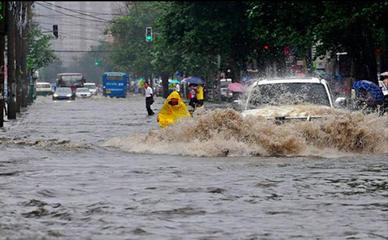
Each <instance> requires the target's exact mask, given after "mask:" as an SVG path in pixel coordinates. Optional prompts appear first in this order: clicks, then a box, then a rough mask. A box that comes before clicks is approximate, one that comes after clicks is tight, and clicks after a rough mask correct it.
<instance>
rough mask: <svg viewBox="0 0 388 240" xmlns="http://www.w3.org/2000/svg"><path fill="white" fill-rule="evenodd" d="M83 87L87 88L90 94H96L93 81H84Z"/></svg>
mask: <svg viewBox="0 0 388 240" xmlns="http://www.w3.org/2000/svg"><path fill="white" fill-rule="evenodd" d="M84 87H85V88H88V89H89V92H90V93H91V94H92V95H97V86H96V84H95V83H91V82H90V83H84Z"/></svg>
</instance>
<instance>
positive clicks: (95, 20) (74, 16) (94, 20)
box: [36, 2, 107, 23]
mask: <svg viewBox="0 0 388 240" xmlns="http://www.w3.org/2000/svg"><path fill="white" fill-rule="evenodd" d="M36 4H38V5H39V6H42V7H44V8H47V9H49V10H51V11H55V12H58V13H61V14H63V15H65V16H69V17H73V18H78V19H82V20H87V21H93V22H102V23H107V21H101V20H97V19H88V18H82V17H79V16H76V15H71V14H67V13H64V12H61V11H59V10H56V9H52V8H50V7H47V6H45V5H43V4H40V3H38V2H37V3H36Z"/></svg>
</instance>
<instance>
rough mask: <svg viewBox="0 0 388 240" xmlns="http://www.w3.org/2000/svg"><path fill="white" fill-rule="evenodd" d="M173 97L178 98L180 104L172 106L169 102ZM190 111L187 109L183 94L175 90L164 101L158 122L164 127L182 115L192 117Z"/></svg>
mask: <svg viewBox="0 0 388 240" xmlns="http://www.w3.org/2000/svg"><path fill="white" fill-rule="evenodd" d="M172 98H176V99H178V104H177V105H175V106H171V105H170V104H168V102H169V101H171V99H172ZM190 116H191V115H190V113H189V112H188V111H187V107H186V104H185V103H184V102H183V101H182V98H181V96H180V95H179V93H178V92H177V91H173V92H172V93H171V94H170V95H169V96H168V97H167V99H166V100H165V101H164V103H163V106H162V108H161V109H160V111H159V113H158V122H159V126H160V127H161V128H164V127H166V126H168V125H170V124H173V123H175V121H176V120H177V119H179V118H182V117H190Z"/></svg>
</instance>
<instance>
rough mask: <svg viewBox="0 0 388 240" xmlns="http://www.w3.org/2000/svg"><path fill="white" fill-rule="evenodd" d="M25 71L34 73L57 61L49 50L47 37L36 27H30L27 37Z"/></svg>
mask: <svg viewBox="0 0 388 240" xmlns="http://www.w3.org/2000/svg"><path fill="white" fill-rule="evenodd" d="M27 39H28V54H27V69H28V70H29V71H35V70H38V69H40V68H42V67H45V66H47V65H49V64H50V63H52V62H54V61H55V60H57V59H58V58H57V56H56V55H55V53H54V51H53V50H52V49H51V44H50V39H52V37H50V36H49V35H44V34H43V33H42V31H41V30H40V29H39V28H38V27H37V26H36V25H32V26H31V28H30V30H29V32H28V35H27Z"/></svg>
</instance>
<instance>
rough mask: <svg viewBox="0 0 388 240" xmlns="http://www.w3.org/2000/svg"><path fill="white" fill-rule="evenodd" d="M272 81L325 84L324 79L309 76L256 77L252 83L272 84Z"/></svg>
mask: <svg viewBox="0 0 388 240" xmlns="http://www.w3.org/2000/svg"><path fill="white" fill-rule="evenodd" d="M273 83H323V84H327V82H326V80H324V79H319V78H315V77H310V78H271V79H258V80H256V81H255V82H254V84H253V85H262V84H273Z"/></svg>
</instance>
